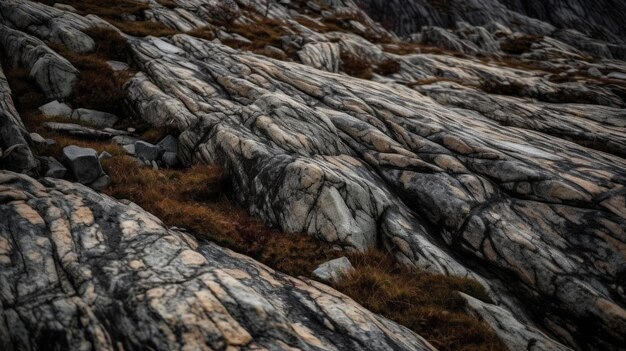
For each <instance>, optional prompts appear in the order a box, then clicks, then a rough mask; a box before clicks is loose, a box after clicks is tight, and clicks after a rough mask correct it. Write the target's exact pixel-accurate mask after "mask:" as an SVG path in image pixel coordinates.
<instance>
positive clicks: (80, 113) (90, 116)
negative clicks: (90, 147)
mask: <svg viewBox="0 0 626 351" xmlns="http://www.w3.org/2000/svg"><path fill="white" fill-rule="evenodd" d="M72 119H73V120H75V121H80V122H83V123H87V124H89V125H91V126H94V127H99V128H111V127H113V126H114V125H115V123H117V121H118V118H117V116H115V115H113V114H110V113H106V112H102V111H96V110H89V109H86V108H78V109H76V110H74V112H72Z"/></svg>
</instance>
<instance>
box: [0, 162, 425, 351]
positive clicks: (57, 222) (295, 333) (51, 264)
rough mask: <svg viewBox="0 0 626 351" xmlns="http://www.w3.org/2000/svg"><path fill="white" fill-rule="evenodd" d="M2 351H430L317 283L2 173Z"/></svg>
mask: <svg viewBox="0 0 626 351" xmlns="http://www.w3.org/2000/svg"><path fill="white" fill-rule="evenodd" d="M0 187H1V189H0V217H1V218H2V219H3V220H2V221H1V222H0V268H1V269H0V302H1V304H0V313H1V315H2V316H3V318H2V319H0V346H1V347H2V349H3V350H11V349H16V350H41V349H66V350H79V349H97V350H117V349H120V348H123V349H125V350H139V349H145V348H147V347H149V348H150V349H153V350H173V349H198V350H203V349H207V350H208V349H214V350H216V349H227V348H237V349H242V350H252V349H259V348H267V349H275V350H285V349H291V348H297V349H302V350H321V349H323V350H391V349H393V350H434V349H433V348H432V347H431V346H430V345H429V344H428V343H427V342H426V341H424V340H423V339H421V338H420V337H419V336H417V335H415V334H414V333H413V332H411V331H410V330H408V329H406V328H404V327H401V326H399V325H397V324H395V323H393V322H391V321H389V320H387V319H385V318H382V317H380V316H377V315H374V314H372V313H371V312H368V311H367V310H365V309H364V308H362V307H361V306H359V305H357V304H356V303H355V302H353V301H352V300H350V299H349V298H347V297H346V296H343V295H341V294H340V293H338V292H336V291H334V290H332V289H330V288H328V287H326V286H324V285H322V284H319V283H315V282H312V281H303V280H299V279H295V278H291V277H288V276H285V275H283V274H280V273H277V272H275V271H273V270H271V269H270V268H268V267H265V266H263V265H261V264H259V263H257V262H255V261H253V260H252V259H249V258H246V257H243V256H240V255H237V254H235V253H233V252H231V251H228V250H225V249H222V248H220V247H218V246H216V245H213V244H202V243H198V242H197V241H196V240H194V239H192V238H191V237H190V236H188V235H186V234H185V233H182V232H180V231H176V230H173V229H167V228H166V227H164V226H163V224H162V223H161V222H160V221H159V220H158V219H157V218H155V217H154V216H152V215H150V214H148V213H146V212H144V211H143V210H142V209H141V208H139V207H138V206H136V205H134V204H132V203H130V204H128V205H125V204H122V203H120V202H118V201H116V200H114V199H111V198H109V197H107V196H103V195H100V194H97V193H94V192H93V191H92V190H90V189H88V188H86V187H84V186H81V185H78V184H72V183H68V182H66V181H62V180H53V179H51V178H47V179H44V180H42V181H41V182H38V181H36V180H34V179H32V178H30V177H28V176H24V175H20V174H16V173H11V172H6V171H0Z"/></svg>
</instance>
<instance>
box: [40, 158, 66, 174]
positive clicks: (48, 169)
mask: <svg viewBox="0 0 626 351" xmlns="http://www.w3.org/2000/svg"><path fill="white" fill-rule="evenodd" d="M39 160H40V161H41V163H42V168H43V169H44V172H45V173H44V175H45V176H46V177H52V178H58V179H63V178H65V175H66V174H67V168H65V166H63V164H61V163H60V162H59V161H57V160H56V159H55V158H54V157H41V158H39Z"/></svg>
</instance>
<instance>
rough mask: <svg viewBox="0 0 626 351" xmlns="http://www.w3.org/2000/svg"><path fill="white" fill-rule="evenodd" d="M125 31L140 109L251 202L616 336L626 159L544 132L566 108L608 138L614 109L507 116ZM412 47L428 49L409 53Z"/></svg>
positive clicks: (608, 339) (561, 331)
mask: <svg viewBox="0 0 626 351" xmlns="http://www.w3.org/2000/svg"><path fill="white" fill-rule="evenodd" d="M132 45H133V50H134V53H135V57H136V60H137V62H139V63H140V65H141V66H142V71H143V73H141V74H139V75H137V76H136V77H135V78H134V79H133V80H132V81H131V84H130V85H129V90H130V95H131V96H132V97H133V99H132V104H133V106H135V109H136V111H137V112H138V114H140V115H142V116H143V117H144V118H145V119H147V120H149V121H152V122H153V123H155V124H160V125H163V124H167V125H171V126H175V127H179V128H180V127H182V129H184V132H183V133H182V135H181V139H180V140H181V146H182V150H181V151H182V154H183V155H184V156H183V158H184V160H185V161H186V162H188V163H191V162H206V163H218V164H222V165H224V166H226V167H228V168H229V169H230V171H231V174H232V175H233V178H234V181H235V186H236V190H237V191H236V193H237V194H239V198H240V201H242V203H245V204H246V205H247V206H248V208H249V210H250V212H252V213H254V214H256V215H257V216H259V217H261V218H263V219H265V220H266V221H268V222H269V223H273V224H276V225H279V226H280V227H281V228H282V229H284V230H287V231H292V232H300V231H304V232H308V233H310V234H313V235H316V236H318V237H320V238H321V239H323V240H326V241H329V242H332V243H336V244H337V245H339V246H344V247H346V246H347V247H351V248H354V249H360V250H363V249H367V248H369V247H372V246H374V245H380V244H382V245H385V246H387V247H390V248H392V249H394V250H396V251H397V254H398V258H399V259H401V260H403V261H404V262H407V263H408V264H412V265H416V266H420V267H423V268H427V269H430V270H433V271H437V272H443V273H448V274H460V275H470V276H472V277H475V278H476V279H478V280H481V281H484V278H486V279H487V280H490V279H491V280H494V279H496V278H501V279H502V280H503V281H507V282H515V283H514V284H508V285H509V287H510V289H509V292H508V293H505V291H506V289H503V288H500V287H498V286H497V284H494V286H492V288H494V289H498V290H499V292H500V293H501V294H499V295H500V298H502V299H503V300H506V298H503V297H502V296H507V295H513V296H516V297H519V298H521V299H522V300H524V301H526V302H527V305H526V308H527V309H529V310H530V311H532V314H533V315H535V316H536V317H535V320H536V321H537V322H539V323H540V324H541V325H543V326H544V327H546V328H548V330H550V331H551V332H552V333H554V334H556V335H558V336H559V337H560V338H561V340H565V342H567V343H569V344H572V345H577V344H578V345H595V346H597V345H603V346H606V347H609V346H610V345H619V344H620V343H621V342H622V341H623V335H624V333H623V331H624V330H626V329H625V327H626V324H625V323H626V318H625V317H626V314H625V313H624V312H625V311H624V308H623V306H624V290H623V289H624V287H623V284H624V282H623V281H622V278H620V277H621V276H622V275H623V274H624V270H625V268H626V260H625V257H624V254H623V248H624V239H625V238H624V228H625V226H626V221H625V217H626V211H625V206H624V196H625V193H626V192H625V190H624V188H623V186H624V183H625V181H626V162H625V161H624V160H623V159H622V158H620V157H619V156H616V155H612V154H609V153H603V152H598V151H595V150H593V149H589V148H586V147H583V146H580V145H578V144H575V143H572V142H569V141H567V140H565V139H568V138H569V139H571V138H576V133H570V134H567V133H558V132H553V133H545V134H544V133H542V131H543V130H546V129H550V127H549V124H550V123H556V121H557V120H559V119H561V118H562V117H563V116H567V118H568V120H569V121H567V122H563V125H565V126H568V125H570V126H571V128H577V129H579V130H581V131H580V132H579V133H582V134H583V135H584V130H589V129H601V131H600V132H599V133H598V134H599V135H603V134H604V135H606V136H607V138H610V139H611V140H613V141H614V142H617V143H618V145H619V143H623V140H624V139H623V137H624V135H623V129H621V127H619V125H620V123H621V122H620V117H619V111H617V110H612V111H613V112H612V113H613V115H614V116H615V117H610V116H611V114H610V113H611V110H606V111H609V114H608V115H607V116H606V117H605V118H607V120H613V121H614V122H613V123H614V124H617V128H614V131H611V128H612V127H611V125H610V123H607V124H605V125H602V124H600V123H594V120H593V118H589V116H587V115H585V114H584V113H583V114H577V113H574V112H572V111H569V110H568V109H571V108H573V107H574V106H573V105H567V104H561V105H559V106H558V107H552V106H551V105H548V104H546V105H540V104H537V105H535V104H533V105H532V110H539V111H546V112H547V113H542V114H541V116H542V118H544V119H545V121H546V122H542V121H540V120H539V121H535V122H534V123H533V124H532V125H523V123H522V122H517V124H519V126H515V123H511V124H513V125H507V124H505V123H497V116H495V115H491V116H490V115H489V114H490V111H485V112H484V113H485V114H484V115H483V114H481V113H480V112H478V111H470V110H463V109H456V108H449V107H445V106H443V105H440V104H439V103H437V102H435V101H434V100H432V99H431V98H428V97H426V96H424V95H422V94H420V93H419V92H417V91H415V90H412V89H409V88H405V87H402V86H397V85H383V84H379V83H375V82H371V81H364V80H358V79H355V78H351V77H347V76H343V75H336V74H332V73H328V72H323V71H318V70H315V69H313V68H308V67H306V66H302V65H296V64H293V63H286V62H280V61H274V60H268V59H265V58H261V57H258V56H254V55H249V54H245V53H240V52H237V51H235V50H232V49H230V48H227V47H225V46H221V45H219V44H217V43H211V42H207V41H203V40H198V39H195V38H193V37H190V36H186V35H177V36H174V37H173V38H172V39H171V40H167V41H166V40H162V39H156V38H153V39H149V40H147V41H135V42H133V43H132ZM419 57H423V58H426V57H428V56H427V55H421V56H415V57H414V58H408V59H407V60H411V59H415V60H417V59H419ZM466 63H467V62H466ZM472 65H473V64H468V65H466V66H465V67H468V68H471V67H473V66H472ZM475 67H476V69H477V70H479V71H480V70H482V71H481V72H488V71H489V70H491V68H487V66H484V67H483V66H480V67H479V65H477V66H475ZM468 72H470V73H469V74H472V73H471V72H472V70H471V69H470V70H469V71H468ZM495 72H496V71H491V73H492V74H495ZM511 74H512V75H513V76H515V77H517V78H519V79H522V78H520V77H519V76H516V74H517V73H515V72H514V71H512V72H511ZM172 77H177V79H172ZM524 79H526V78H524ZM462 92H463V91H462V90H460V91H459V92H458V94H461V93H462ZM151 97H154V99H153V98H151ZM170 99H174V101H178V103H177V104H176V105H174V104H168V106H170V108H168V109H155V108H153V107H152V106H153V104H160V103H162V102H164V101H168V100H170ZM494 99H496V101H498V100H497V99H502V101H503V102H502V104H503V105H504V106H505V107H506V106H507V105H506V104H505V103H504V102H507V100H506V99H504V98H497V97H494ZM444 102H445V101H444ZM515 103H517V104H519V105H523V106H524V108H520V106H518V108H520V109H521V110H522V111H525V109H531V107H530V105H528V104H524V103H523V102H522V101H518V100H512V101H511V102H510V103H509V104H510V106H509V107H510V108H511V112H510V114H511V115H513V116H515V113H526V112H521V111H517V110H514V108H513V107H514V106H515V105H514V104H515ZM598 108H600V107H598ZM607 109H608V108H607ZM568 111H569V112H568ZM539 113H541V112H538V114H539ZM511 118H513V117H511ZM494 120H496V121H494ZM543 123H545V124H546V125H545V127H544V124H543ZM612 133H614V134H613V135H611V134H612ZM561 137H563V138H561ZM618 148H619V147H615V150H617V149H618ZM616 153H617V154H619V152H616ZM461 257H463V259H461ZM466 267H471V268H469V269H468V268H466ZM477 272H479V274H477ZM538 301H541V303H538ZM503 303H506V302H503ZM590 321H591V322H590ZM583 327H584V328H592V330H593V333H594V334H595V335H597V336H598V339H596V340H594V341H592V340H587V339H585V337H584V336H583V331H582V330H581V329H579V328H583Z"/></svg>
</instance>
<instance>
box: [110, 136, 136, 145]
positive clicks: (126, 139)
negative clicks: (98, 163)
mask: <svg viewBox="0 0 626 351" xmlns="http://www.w3.org/2000/svg"><path fill="white" fill-rule="evenodd" d="M111 140H112V141H113V142H114V143H116V144H119V145H129V144H132V145H133V146H134V144H135V142H137V141H139V139H138V138H135V137H133V136H130V135H116V136H114V137H113V138H112V139H111Z"/></svg>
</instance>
